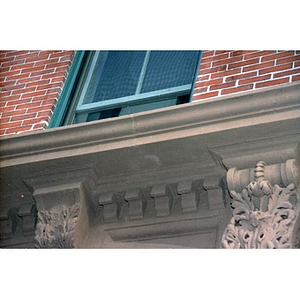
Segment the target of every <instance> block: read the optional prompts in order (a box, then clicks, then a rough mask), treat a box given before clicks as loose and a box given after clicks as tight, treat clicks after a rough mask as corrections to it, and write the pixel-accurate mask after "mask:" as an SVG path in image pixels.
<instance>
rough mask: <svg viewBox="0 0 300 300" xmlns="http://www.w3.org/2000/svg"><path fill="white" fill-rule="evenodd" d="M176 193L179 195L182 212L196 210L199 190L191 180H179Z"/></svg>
mask: <svg viewBox="0 0 300 300" xmlns="http://www.w3.org/2000/svg"><path fill="white" fill-rule="evenodd" d="M177 193H178V195H180V196H181V208H182V211H183V212H184V213H188V212H193V211H197V209H198V203H199V190H198V189H197V188H196V186H195V183H194V182H193V181H192V180H189V181H182V182H179V184H178V186H177Z"/></svg>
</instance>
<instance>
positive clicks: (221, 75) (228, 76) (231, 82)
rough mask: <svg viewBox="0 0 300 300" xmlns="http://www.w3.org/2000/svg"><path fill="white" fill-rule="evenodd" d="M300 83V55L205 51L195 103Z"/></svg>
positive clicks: (289, 53) (294, 52) (270, 52)
mask: <svg viewBox="0 0 300 300" xmlns="http://www.w3.org/2000/svg"><path fill="white" fill-rule="evenodd" d="M299 80H300V51H253V50H252V51H214V50H212V51H203V56H202V60H201V65H200V71H199V74H198V78H197V81H196V86H195V91H194V95H193V101H197V100H202V99H207V98H210V97H218V96H222V95H228V94H234V93H238V92H245V91H251V90H255V89H259V88H264V87H268V86H272V85H278V84H283V83H288V82H293V81H299Z"/></svg>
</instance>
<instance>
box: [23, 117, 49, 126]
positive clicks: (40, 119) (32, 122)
mask: <svg viewBox="0 0 300 300" xmlns="http://www.w3.org/2000/svg"><path fill="white" fill-rule="evenodd" d="M46 120H47V119H46V118H45V117H42V118H33V119H29V120H24V121H23V122H22V125H33V124H36V123H39V122H42V121H46Z"/></svg>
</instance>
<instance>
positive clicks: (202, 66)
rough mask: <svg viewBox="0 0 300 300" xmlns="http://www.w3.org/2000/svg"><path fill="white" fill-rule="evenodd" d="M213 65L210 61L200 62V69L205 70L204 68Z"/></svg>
mask: <svg viewBox="0 0 300 300" xmlns="http://www.w3.org/2000/svg"><path fill="white" fill-rule="evenodd" d="M210 67H211V63H210V62H208V63H201V64H200V69H201V70H203V69H208V68H210Z"/></svg>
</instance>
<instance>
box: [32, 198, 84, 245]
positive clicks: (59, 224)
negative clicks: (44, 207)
mask: <svg viewBox="0 0 300 300" xmlns="http://www.w3.org/2000/svg"><path fill="white" fill-rule="evenodd" d="M78 215H79V204H78V203H76V204H74V205H72V206H69V207H68V206H66V205H56V206H54V207H52V208H51V209H50V211H39V212H38V222H37V226H36V231H35V237H34V241H35V246H36V248H74V246H75V241H74V236H75V226H76V223H77V221H78Z"/></svg>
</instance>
